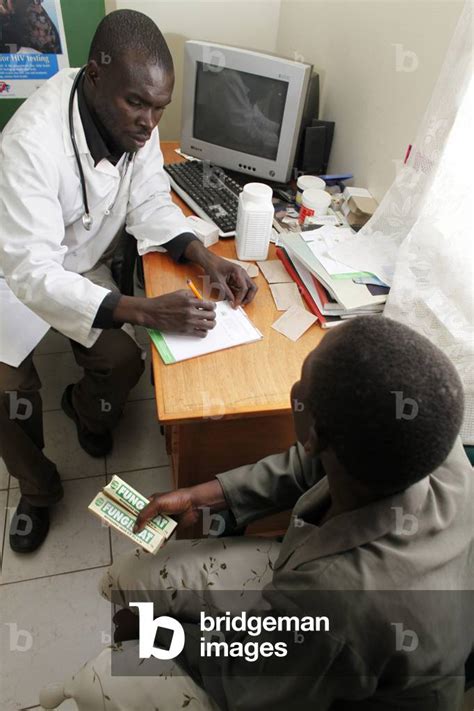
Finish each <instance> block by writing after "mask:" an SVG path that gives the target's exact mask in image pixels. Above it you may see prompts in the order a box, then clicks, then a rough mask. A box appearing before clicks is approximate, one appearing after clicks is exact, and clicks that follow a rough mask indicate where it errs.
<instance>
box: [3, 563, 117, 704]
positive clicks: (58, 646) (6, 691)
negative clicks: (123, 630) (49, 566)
mask: <svg viewBox="0 0 474 711" xmlns="http://www.w3.org/2000/svg"><path fill="white" fill-rule="evenodd" d="M103 572H104V569H103V568H102V569H99V570H91V571H85V572H82V573H73V574H68V575H60V576H57V577H53V578H42V579H41V580H32V581H28V582H23V583H16V584H14V585H6V586H4V587H2V588H1V589H0V595H1V598H2V613H3V619H4V620H6V622H7V623H10V624H14V625H17V628H12V627H8V626H7V625H5V624H4V625H2V634H1V637H0V639H1V642H0V645H1V657H2V660H4V664H2V667H3V668H4V669H5V672H6V673H5V676H4V679H3V681H2V684H1V685H0V708H2V709H5V711H15V710H16V709H23V708H25V707H31V706H34V705H35V704H38V703H39V692H40V690H41V689H42V688H43V686H45V685H47V684H50V683H54V682H62V681H64V680H66V679H68V678H69V677H70V676H71V675H72V674H74V673H76V672H77V671H78V670H79V669H80V668H81V666H82V665H83V664H84V663H85V662H86V661H88V660H89V659H91V658H92V657H94V656H96V655H97V654H98V653H99V652H100V651H101V649H102V648H103V646H104V643H105V644H108V639H109V637H110V630H111V605H110V604H109V603H108V602H106V601H105V600H103V598H101V596H100V595H99V593H98V584H99V580H100V578H101V576H102V575H103ZM35 601H36V603H37V604H32V603H33V602H35ZM48 601H52V602H53V603H54V604H47V602H48ZM41 602H42V603H43V604H41ZM15 629H18V631H20V630H25V631H26V632H27V633H29V635H31V637H30V638H28V636H27V635H22V637H21V638H20V640H19V642H18V643H19V644H20V643H21V644H23V645H24V646H25V647H28V646H29V645H28V642H29V640H31V647H30V648H29V649H26V650H21V651H20V650H15V649H14V650H12V649H11V643H10V635H12V633H13V632H14V630H15ZM60 709H61V711H63V710H65V709H67V710H68V711H75V708H74V705H71V704H70V703H69V705H63V706H61V707H60Z"/></svg>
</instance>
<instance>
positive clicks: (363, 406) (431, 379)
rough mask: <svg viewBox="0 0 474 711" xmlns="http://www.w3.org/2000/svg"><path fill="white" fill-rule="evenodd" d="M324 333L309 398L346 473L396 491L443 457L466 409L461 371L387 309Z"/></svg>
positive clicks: (383, 489)
mask: <svg viewBox="0 0 474 711" xmlns="http://www.w3.org/2000/svg"><path fill="white" fill-rule="evenodd" d="M325 340H326V339H325ZM325 340H323V341H322V343H321V345H320V347H319V348H318V349H317V350H316V352H315V357H314V360H313V365H312V370H311V379H312V386H311V393H310V398H309V405H310V409H311V410H312V413H313V415H314V418H315V426H316V430H317V432H318V435H320V436H321V437H323V438H324V439H325V441H326V442H328V443H329V444H330V445H331V446H332V448H333V450H334V451H335V453H336V455H337V457H338V459H339V461H340V462H341V464H342V465H343V466H344V467H345V469H346V470H347V472H348V473H349V474H350V475H351V476H353V477H354V478H356V479H358V480H360V481H361V482H364V483H365V484H367V485H370V486H371V487H372V488H376V489H377V490H378V491H380V492H381V493H385V494H389V493H393V492H396V491H401V490H402V489H405V488H407V487H408V486H410V485H411V484H413V483H415V482H416V481H418V480H419V479H421V478H423V477H424V476H426V475H427V474H429V473H430V472H432V471H433V470H434V469H436V467H438V466H439V465H440V464H442V462H443V461H444V460H445V459H446V457H447V455H448V454H449V452H450V451H451V449H452V447H453V445H454V441H455V439H456V436H457V435H458V433H459V429H460V427H461V423H462V419H463V412H464V397H463V389H462V384H461V381H460V378H459V376H458V374H457V371H456V369H455V368H454V366H453V364H452V363H451V361H450V360H449V359H448V358H447V357H446V356H445V355H444V353H442V351H440V349H439V348H437V347H436V346H434V345H433V344H432V343H431V342H430V341H429V340H428V339H427V338H425V337H424V336H421V335H420V334H418V333H416V331H414V330H412V329H411V328H408V327H407V326H404V325H403V324H401V323H398V322H396V321H393V320H392V319H389V318H385V317H382V316H361V317H359V318H356V319H351V320H350V321H349V322H348V323H346V324H344V325H341V326H338V327H337V330H336V331H334V332H331V333H330V334H328V339H327V342H325Z"/></svg>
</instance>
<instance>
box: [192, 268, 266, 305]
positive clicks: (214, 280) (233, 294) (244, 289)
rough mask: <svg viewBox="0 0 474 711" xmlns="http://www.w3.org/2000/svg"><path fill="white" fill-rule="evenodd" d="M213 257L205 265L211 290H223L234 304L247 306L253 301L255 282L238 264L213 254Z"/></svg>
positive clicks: (255, 290) (255, 288) (255, 291)
mask: <svg viewBox="0 0 474 711" xmlns="http://www.w3.org/2000/svg"><path fill="white" fill-rule="evenodd" d="M212 256H213V259H212V260H210V261H209V263H208V264H206V265H205V267H204V268H205V270H206V273H207V274H208V276H209V277H210V279H211V290H212V289H217V290H220V291H222V292H223V294H224V297H225V298H226V299H227V300H228V301H230V302H231V304H232V306H234V307H235V308H237V306H240V305H242V306H245V305H246V304H250V302H251V301H253V299H254V297H255V294H256V293H257V286H256V285H255V284H254V283H253V281H252V279H251V278H250V277H249V275H248V274H247V272H246V271H245V269H242V267H240V266H239V265H238V264H234V263H233V262H229V261H227V259H221V257H217V256H216V255H212Z"/></svg>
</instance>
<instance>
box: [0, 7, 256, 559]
mask: <svg viewBox="0 0 474 711" xmlns="http://www.w3.org/2000/svg"><path fill="white" fill-rule="evenodd" d="M78 74H79V71H78V70H77V69H66V70H64V71H62V72H60V73H59V74H57V75H56V76H55V77H53V78H52V79H51V80H49V81H48V82H46V83H45V84H44V85H43V86H42V87H41V88H40V89H39V90H37V91H36V92H35V94H33V96H32V97H30V99H28V100H27V101H26V102H25V103H24V104H23V106H22V107H21V108H20V109H19V110H18V111H17V112H16V114H15V116H14V117H13V119H12V120H11V121H10V122H9V124H8V125H7V126H6V128H5V131H4V133H3V136H2V142H1V146H0V269H1V278H0V308H1V312H2V318H1V324H0V455H1V457H2V458H3V459H4V461H5V463H6V466H7V469H8V471H9V473H10V474H11V475H12V476H15V477H17V478H18V479H19V482H20V490H21V495H22V496H21V500H20V504H19V506H18V509H17V515H16V516H15V517H13V520H12V524H11V529H10V545H11V547H12V548H13V549H14V550H15V551H17V552H30V551H32V550H34V549H35V548H37V547H38V546H39V545H41V543H42V542H43V540H44V538H45V537H46V535H47V532H48V527H49V513H48V507H49V506H50V505H51V504H53V503H56V502H57V501H59V500H60V499H61V497H62V487H61V480H60V476H59V474H58V472H57V470H56V466H55V465H54V463H53V462H51V461H50V460H49V459H48V458H47V457H45V455H44V454H43V451H42V450H43V447H44V441H43V431H42V408H41V398H40V394H39V390H40V385H41V383H40V381H39V378H38V375H37V373H36V370H35V368H34V364H33V358H32V356H33V351H34V348H35V346H36V345H37V344H38V343H39V341H40V340H41V338H42V337H43V335H44V334H45V333H46V331H47V330H48V329H49V327H51V326H52V327H53V328H55V329H56V330H57V331H59V332H60V333H62V334H64V335H65V336H67V337H68V338H69V339H71V345H72V348H73V352H74V355H75V357H76V360H77V362H78V363H79V364H80V365H81V366H82V367H83V368H84V377H83V378H82V379H81V381H80V382H79V383H76V384H74V385H72V384H71V385H69V386H68V388H67V389H66V391H65V393H64V395H63V400H62V407H63V409H64V410H65V412H66V414H67V415H68V416H69V417H71V418H72V419H73V420H74V422H75V424H76V427H77V431H78V437H79V442H80V444H81V446H82V447H83V448H84V449H85V450H86V451H87V452H88V453H89V454H91V455H92V456H99V457H100V456H104V455H105V454H107V452H109V451H110V450H111V448H112V445H113V440H112V434H111V430H112V429H113V427H114V425H115V424H116V422H117V420H118V419H119V417H120V414H121V412H122V410H123V407H124V404H125V401H126V399H127V396H128V393H129V391H130V389H131V388H132V387H133V386H134V385H135V383H136V382H137V381H138V379H139V377H140V375H141V374H142V371H143V361H142V358H141V350H140V348H139V347H138V345H137V343H136V342H135V340H134V338H133V328H132V326H133V324H140V325H144V326H147V327H149V328H158V329H162V330H173V331H178V332H182V333H192V334H195V335H199V336H201V337H205V335H206V333H207V332H208V330H209V329H211V328H213V326H214V324H215V307H214V303H213V302H212V301H198V300H197V299H196V298H195V297H194V295H193V294H192V292H191V291H190V290H189V289H187V290H186V289H183V290H181V291H178V292H174V293H172V294H166V295H164V296H161V297H157V298H152V299H147V298H139V297H131V296H124V295H122V294H121V293H120V291H119V289H118V287H117V285H116V283H115V282H114V279H113V276H112V271H111V262H112V258H113V254H114V249H115V247H116V244H117V241H118V236H119V235H120V234H121V233H122V231H123V229H124V227H126V229H127V232H129V233H130V234H131V235H133V237H134V238H135V239H136V242H137V248H138V252H139V254H140V255H143V254H146V253H147V252H150V251H154V250H157V249H163V248H164V249H166V250H168V252H169V253H170V255H171V257H173V258H174V259H175V260H178V261H184V260H187V261H192V262H194V263H197V264H198V265H200V266H201V267H202V268H203V270H204V271H205V273H207V274H208V275H209V277H210V279H211V282H213V283H217V284H218V285H219V286H220V287H221V289H222V290H223V292H224V293H225V295H226V297H227V298H229V299H230V300H232V301H233V303H234V304H241V303H244V304H245V303H248V302H249V301H251V300H252V298H253V297H254V295H255V291H256V289H255V286H254V285H253V283H252V282H251V281H250V279H249V278H248V276H247V274H246V273H245V272H244V270H242V269H240V268H239V267H238V266H236V265H234V264H232V263H230V262H227V261H225V260H223V259H220V258H219V257H216V256H215V255H213V254H212V253H210V252H208V251H207V250H206V249H205V248H204V247H203V246H202V244H201V243H200V242H199V240H197V238H196V236H195V235H194V234H193V233H192V232H191V231H190V230H189V227H188V226H187V222H186V219H185V217H184V215H183V214H182V212H181V210H180V209H179V208H178V207H176V206H175V205H174V204H173V202H172V200H171V197H170V186H169V182H168V179H167V177H166V174H165V173H164V171H163V157H162V154H161V150H160V144H159V136H158V129H157V124H158V122H159V120H160V118H161V116H162V114H163V111H164V109H165V107H166V105H167V104H169V102H170V101H171V95H172V91H173V85H174V73H173V63H172V59H171V55H170V52H169V49H168V47H167V45H166V42H165V40H164V38H163V36H162V34H161V32H160V31H159V29H158V28H157V27H156V25H155V24H154V23H153V22H152V21H151V20H150V19H149V18H148V17H146V16H145V15H143V14H141V13H137V12H133V11H130V10H123V11H117V12H114V13H111V14H110V15H108V16H107V17H106V18H105V19H104V20H103V21H102V22H101V24H100V25H99V27H98V29H97V31H96V34H95V37H94V39H93V42H92V46H91V51H90V57H89V62H88V64H87V67H86V68H85V70H84V72H83V73H82V74H81V75H80V76H79V75H78ZM76 80H77V81H76ZM71 97H72V124H73V125H72V129H73V130H72V131H71V121H70V117H69V106H70V101H71ZM74 141H75V143H76V150H77V155H75V146H74ZM79 165H80V166H81V168H82V171H83V175H84V185H85V190H84V188H83V186H82V185H81V180H80V170H79Z"/></svg>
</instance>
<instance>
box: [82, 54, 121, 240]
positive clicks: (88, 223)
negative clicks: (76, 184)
mask: <svg viewBox="0 0 474 711" xmlns="http://www.w3.org/2000/svg"><path fill="white" fill-rule="evenodd" d="M86 68H87V67H82V69H81V70H80V71H79V72H78V74H77V76H76V78H75V79H74V83H73V85H72V89H71V94H70V96H69V135H70V137H71V143H72V148H73V150H74V155H75V157H76V163H77V168H78V170H79V179H80V181H81V190H82V201H83V203H84V214H83V216H82V224H83V226H84V229H85V230H87V231H88V232H90V230H91V229H92V225H93V224H94V220H93V217H92V215H91V213H90V209H89V200H88V197H87V187H86V178H85V176H84V170H83V168H82V163H81V156H80V154H79V148H78V147H77V143H76V136H75V132H74V96H75V94H76V93H77V87H78V86H79V82H80V81H81V79H82V77H83V76H84V73H85V71H86ZM126 160H127V163H126V165H127V168H128V166H129V164H130V162H131V160H132V154H129V155H128V157H127V159H126ZM112 209H113V205H112V206H111V207H109V209H108V210H106V213H105V214H106V215H109V214H110V212H111V210H112Z"/></svg>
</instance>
